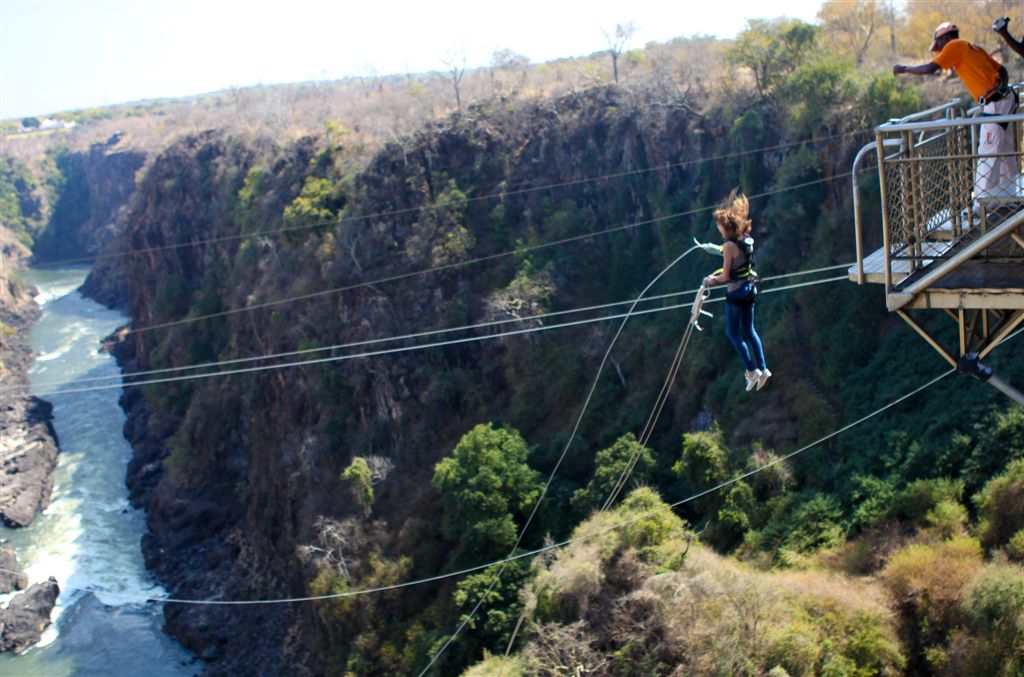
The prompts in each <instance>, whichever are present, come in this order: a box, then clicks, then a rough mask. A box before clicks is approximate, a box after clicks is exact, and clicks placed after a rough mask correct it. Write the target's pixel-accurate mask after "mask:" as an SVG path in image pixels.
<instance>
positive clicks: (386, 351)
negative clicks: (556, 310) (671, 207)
mask: <svg viewBox="0 0 1024 677" xmlns="http://www.w3.org/2000/svg"><path fill="white" fill-rule="evenodd" d="M847 279H849V278H848V276H846V275H839V276H835V277H829V278H824V279H821V280H812V281H810V282H801V283H795V284H790V285H785V286H783V287H776V288H775V289H769V290H766V291H764V292H762V293H764V294H768V293H772V292H781V291H789V290H792V289H799V288H801V287H810V286H814V285H819V284H825V283H829V282H838V281H841V280H847ZM722 298H724V297H718V298H715V299H710V300H708V301H707V303H715V302H718V301H720V300H721V299H722ZM691 305H693V304H692V303H679V304H674V305H670V306H664V307H661V308H647V309H645V310H635V311H632V312H629V313H619V314H616V315H604V316H601V317H595V318H586V319H583V320H575V321H572V322H562V323H559V324H550V325H543V326H539V327H528V328H526V329H515V330H510V331H505V332H500V333H497V334H486V335H484V336H468V337H463V338H457V339H449V340H446V341H433V342H428V343H419V344H415V345H410V346H398V347H394V348H382V349H379V350H368V351H364V352H359V353H350V354H347V355H332V356H329V357H320V358H316V359H311V360H298V361H295V362H279V363H275V364H266V365H259V366H255V367H243V368H237V369H227V370H222V371H211V372H204V373H200V374H185V375H181V376H168V377H163V378H154V379H146V380H141V381H129V382H126V383H106V384H102V385H94V386H83V387H75V388H58V389H55V390H49V391H46V392H42V393H38V396H39V397H50V396H53V395H66V394H70V393H84V392H94V391H98V390H112V389H116V388H123V387H126V386H145V385H156V384H161V383H177V382H181V381H193V380H198V379H206V378H212V377H215V376H235V375H239V374H252V373H257V372H262V371H272V370H277V369H287V368H291V367H307V366H312V365H317V364H326V363H330V362H345V361H348V360H355V359H361V358H366V357H377V356H380V355H391V354H395V353H407V352H412V351H417V350H425V349H428V348H441V347H445V346H452V345H460V344H464V343H473V342H477V341H492V340H495V339H501V338H506V337H509V336H520V335H523V334H532V333H534V332H539V331H551V330H554V329H565V328H568V327H576V326H580V325H584V324H592V323H594V322H604V321H607V320H617V319H622V318H626V317H629V316H638V315H650V314H654V313H663V312H666V311H671V310H678V309H680V308H689V307H690V306H691ZM339 345H343V344H339ZM330 349H331V347H327V348H322V349H320V350H330ZM214 364H217V363H214ZM111 378H115V376H112V377H111Z"/></svg>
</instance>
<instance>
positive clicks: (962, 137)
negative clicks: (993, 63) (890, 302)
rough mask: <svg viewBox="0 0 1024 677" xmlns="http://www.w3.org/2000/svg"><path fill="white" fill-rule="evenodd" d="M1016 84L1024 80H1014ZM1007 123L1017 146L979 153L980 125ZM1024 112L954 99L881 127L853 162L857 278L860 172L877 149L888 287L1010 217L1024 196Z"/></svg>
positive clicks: (860, 272)
mask: <svg viewBox="0 0 1024 677" xmlns="http://www.w3.org/2000/svg"><path fill="white" fill-rule="evenodd" d="M1015 89H1016V90H1018V91H1019V90H1020V89H1021V85H1015ZM988 124H998V125H1005V129H1007V130H1008V131H1009V132H1010V135H1011V138H1012V139H1013V143H1012V149H1010V148H1007V149H1004V151H1003V152H1001V153H997V154H985V155H979V153H978V139H979V138H981V134H982V129H981V127H982V125H988ZM1022 132H1024V114H1022V113H1021V112H1020V111H1019V110H1018V111H1017V112H1016V113H1014V114H1012V115H1001V116H982V115H981V108H980V107H974V108H970V109H967V108H965V107H964V105H963V104H962V103H961V101H960V100H958V99H956V100H953V101H951V102H949V103H947V104H943V105H942V106H937V107H935V108H931V109H929V110H926V111H921V112H919V113H914V114H913V115H909V116H907V117H905V118H902V119H898V120H891V121H889V122H887V123H885V124H882V125H879V126H878V127H877V128H876V129H875V142H874V143H873V144H869V145H867V146H865V147H864V148H862V149H861V152H860V153H858V154H857V158H856V159H855V160H854V166H853V182H854V187H853V190H854V225H855V231H856V232H855V236H856V245H857V261H858V274H857V278H858V282H861V283H862V282H863V281H864V253H863V245H862V227H861V223H860V213H859V212H860V206H859V197H858V185H857V170H858V168H859V165H860V163H861V162H862V160H863V159H864V157H865V156H866V155H867V154H868V153H869V152H870V151H871V150H874V151H875V152H876V153H877V156H878V173H879V180H880V188H881V202H882V204H881V206H882V238H883V251H884V256H885V262H884V277H885V286H886V291H887V292H889V291H890V290H892V288H893V285H894V284H897V283H898V282H899V281H900V280H901V279H903V278H905V277H907V276H908V275H910V274H912V273H914V272H916V271H917V270H920V269H921V268H923V267H925V266H927V265H929V264H930V263H932V262H933V261H935V260H937V259H941V258H943V257H944V255H945V253H946V252H948V251H949V250H950V248H951V247H952V246H953V244H954V243H957V242H959V241H961V240H962V238H963V237H964V236H965V235H966V234H968V233H973V232H984V231H985V230H986V229H987V227H988V226H989V225H994V223H995V222H997V221H999V220H1003V219H1005V217H1006V215H1007V210H1008V209H1019V208H1020V206H1019V205H1020V203H1022V202H1024V180H1022V178H1021V162H1022V159H1024V157H1022V152H1021V149H1022V139H1021V135H1022Z"/></svg>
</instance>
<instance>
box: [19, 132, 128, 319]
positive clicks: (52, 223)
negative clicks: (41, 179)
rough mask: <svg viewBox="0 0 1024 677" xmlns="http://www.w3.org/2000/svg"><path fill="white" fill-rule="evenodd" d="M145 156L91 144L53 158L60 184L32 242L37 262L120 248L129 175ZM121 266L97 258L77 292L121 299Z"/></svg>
mask: <svg viewBox="0 0 1024 677" xmlns="http://www.w3.org/2000/svg"><path fill="white" fill-rule="evenodd" d="M145 161H146V155H145V154H144V153H141V152H136V151H122V150H116V144H112V143H109V142H107V143H97V144H94V145H92V146H91V147H90V148H89V151H88V152H86V153H68V154H65V155H59V156H58V157H57V160H56V162H57V168H58V169H59V170H60V172H61V176H62V178H63V180H64V187H63V188H62V190H61V192H60V195H59V196H58V198H57V201H56V203H55V204H54V205H53V214H52V215H51V217H50V220H49V223H48V224H47V226H46V230H45V231H44V232H43V234H42V235H41V236H40V237H39V239H38V241H37V242H36V245H35V247H34V253H35V257H36V260H37V261H48V260H67V259H70V260H75V259H81V258H82V257H91V256H97V255H99V254H102V253H104V252H108V251H110V250H118V249H120V245H119V236H120V234H121V233H122V231H123V230H124V220H125V217H126V215H127V213H128V210H129V208H130V205H131V199H132V197H133V196H134V194H135V174H136V172H138V171H139V170H140V169H141V168H142V166H143V165H144V164H145ZM121 271H122V265H121V261H120V260H118V258H117V257H109V258H101V259H99V260H98V261H97V262H96V265H95V266H94V269H93V271H92V272H91V273H90V274H89V277H88V278H87V279H86V281H85V283H84V284H83V285H82V293H83V294H85V295H86V296H88V297H90V298H93V299H95V300H96V301H98V302H100V303H104V304H106V305H108V306H114V307H122V306H123V305H124V302H125V299H126V293H125V287H124V278H123V276H122V274H121Z"/></svg>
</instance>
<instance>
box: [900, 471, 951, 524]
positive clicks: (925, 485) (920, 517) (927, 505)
mask: <svg viewBox="0 0 1024 677" xmlns="http://www.w3.org/2000/svg"><path fill="white" fill-rule="evenodd" d="M963 495H964V483H963V481H962V480H954V479H950V478H936V479H927V480H916V481H914V482H911V483H910V484H908V485H907V486H906V488H904V489H903V490H902V491H900V492H899V494H898V495H897V497H896V500H895V504H894V506H893V513H892V516H893V517H895V518H897V519H900V520H903V521H907V522H911V523H912V524H915V525H924V524H927V516H928V513H930V512H931V511H933V510H935V508H936V506H938V505H939V503H941V502H943V501H946V502H951V503H960V502H961V500H962V499H963Z"/></svg>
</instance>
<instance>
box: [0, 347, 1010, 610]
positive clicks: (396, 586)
mask: <svg viewBox="0 0 1024 677" xmlns="http://www.w3.org/2000/svg"><path fill="white" fill-rule="evenodd" d="M1019 333H1021V330H1018V331H1017V332H1015V333H1014V334H1011V335H1010V336H1008V337H1007V338H1005V339H1003V341H1002V342H1001V343H1005V342H1006V341H1008V340H1009V339H1011V338H1014V337H1015V336H1016V335H1017V334H1019ZM955 371H956V369H952V368H951V369H949V370H947V371H945V372H943V373H942V374H940V375H938V376H936V377H934V378H932V379H931V380H929V381H928V382H926V383H924V384H923V385H920V386H918V387H917V388H914V389H913V390H911V391H909V392H907V393H905V394H903V395H901V396H899V397H897V398H896V399H894V400H892V401H890V402H888V403H887V404H884V405H882V406H881V407H879V408H878V409H875V410H874V411H872V412H871V413H869V414H866V415H864V416H862V417H861V418H859V419H857V420H856V421H853V422H852V423H848V424H846V425H844V426H843V427H841V428H839V429H837V430H834V431H832V432H831V433H828V434H827V435H824V436H822V437H820V438H818V439H817V440H815V441H813V442H811V443H809V444H806V445H804V446H803V447H800V448H799V449H796V450H794V451H791V452H789V453H787V454H786V455H785V456H781V457H778V458H774V459H772V460H771V461H769V462H768V463H765V464H764V465H761V466H758V467H756V468H752V469H751V470H748V471H746V472H744V473H743V474H741V475H737V476H735V477H732V478H731V479H728V480H725V481H723V482H720V483H719V484H717V485H715V486H713V487H711V488H709V489H705V490H702V491H700V492H699V493H696V494H692V495H690V496H687V497H686V498H683V499H680V500H678V501H674V502H673V503H669V504H666V505H664V506H661V507H659V508H656V509H654V510H649V511H647V512H644V513H640V514H638V515H634V516H632V517H630V518H628V519H626V520H623V521H621V522H615V523H613V524H609V525H606V526H604V527H601V528H599V529H594V530H592V531H588V532H585V533H582V534H580V535H578V536H575V537H572V538H568V539H565V540H562V541H559V542H557V543H550V544H548V545H544V546H542V547H540V548H536V549H534V550H529V551H524V552H520V553H516V554H514V555H511V556H509V557H505V558H504V559H500V560H495V561H492V562H487V563H485V564H477V565H474V566H471V567H466V568H464V569H459V570H457V571H449V572H446V573H443V574H436V575H433V576H427V577H423V578H417V579H413V580H408V581H402V582H399V583H391V584H388V585H380V586H373V587H369V588H360V589H357V590H347V591H345V592H336V593H329V594H324V595H307V596H296V597H277V598H267V599H248V600H237V599H236V600H225V599H187V598H178V597H147V596H139V595H133V594H128V593H118V592H113V591H109V590H102V589H99V588H86V587H76V588H73V589H74V590H79V591H81V592H91V593H94V594H101V595H108V596H111V597H118V598H121V599H125V600H128V601H130V602H137V603H146V602H162V603H166V604H190V605H211V606H252V605H257V604H293V603H302V602H321V601H326V600H331V599H343V598H348V597H358V596H363V595H370V594H376V593H382V592H389V591H393V590H401V589H405V588H411V587H416V586H420V585H426V584H428V583H437V582H439V581H443V580H446V579H449V578H457V577H460V576H465V575H467V574H471V573H476V572H478V571H483V570H485V569H488V568H490V567H493V566H495V565H499V564H503V563H507V562H515V561H518V560H521V559H527V558H530V557H536V556H537V555H541V554H544V553H547V552H551V551H553V550H558V549H560V548H564V547H567V546H570V545H573V544H575V543H581V542H583V541H586V540H589V539H591V538H594V537H596V536H601V535H603V534H605V533H608V532H611V531H615V530H617V529H621V528H623V527H627V526H631V525H633V524H635V523H637V522H639V521H641V520H644V519H648V518H650V517H654V516H655V515H659V514H661V513H663V512H665V511H666V510H672V509H674V508H678V507H679V506H681V505H684V504H686V503H691V502H693V501H695V500H697V499H699V498H703V497H704V496H707V495H708V494H711V493H714V492H716V491H720V490H721V489H724V488H725V487H728V486H731V485H733V484H735V483H737V482H740V481H742V480H744V479H746V478H748V477H750V476H752V475H755V474H757V473H759V472H763V471H764V470H767V469H769V468H771V467H774V466H776V465H778V464H779V463H782V462H784V461H787V460H789V459H790V458H793V457H794V456H797V455H799V454H801V453H803V452H805V451H808V450H810V449H812V448H814V447H816V446H818V445H819V444H822V443H823V442H827V441H828V440H830V439H832V438H834V437H836V436H838V435H840V434H842V433H844V432H846V431H847V430H850V429H852V428H854V427H856V426H858V425H860V424H862V423H864V422H866V421H868V420H870V419H872V418H874V417H875V416H878V415H879V414H881V413H883V412H885V411H887V410H889V409H891V408H893V407H894V406H896V405H898V404H900V403H902V402H904V401H906V400H908V399H910V398H911V397H913V396H914V395H917V394H918V393H920V392H922V391H924V390H926V389H928V388H929V387H931V386H933V385H935V384H936V383H938V382H939V381H941V380H943V379H944V378H946V377H947V376H949V375H951V374H953V373H954V372H955ZM4 571H7V570H4ZM8 573H11V572H9V571H8Z"/></svg>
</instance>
